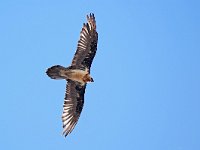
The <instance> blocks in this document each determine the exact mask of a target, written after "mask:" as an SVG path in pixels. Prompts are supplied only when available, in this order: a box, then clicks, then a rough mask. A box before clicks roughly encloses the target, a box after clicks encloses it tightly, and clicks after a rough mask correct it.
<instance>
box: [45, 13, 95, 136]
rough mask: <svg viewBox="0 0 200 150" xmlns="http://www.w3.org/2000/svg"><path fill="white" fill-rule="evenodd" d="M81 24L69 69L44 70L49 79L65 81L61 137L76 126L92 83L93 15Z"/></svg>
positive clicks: (53, 67)
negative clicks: (86, 92)
mask: <svg viewBox="0 0 200 150" xmlns="http://www.w3.org/2000/svg"><path fill="white" fill-rule="evenodd" d="M86 17H87V22H86V23H83V27H82V30H81V32H80V39H79V40H78V44H77V49H76V52H75V54H74V57H73V59H72V63H71V65H70V66H69V67H63V66H61V65H54V66H52V67H50V68H48V69H47V70H46V74H47V75H48V76H49V77H50V78H51V79H64V80H66V81H67V85H66V92H65V98H64V104H63V112H62V123H63V135H64V136H65V137H66V136H67V135H69V134H70V133H71V132H72V131H73V129H74V127H75V126H76V124H77V122H78V119H79V117H80V114H81V112H82V109H83V105H84V94H85V89H86V86H87V83H89V82H94V80H93V78H92V76H91V75H90V68H91V65H92V62H93V59H94V57H95V55H96V51H97V43H98V33H97V30H96V20H95V16H94V14H93V13H90V14H88V15H87V16H86Z"/></svg>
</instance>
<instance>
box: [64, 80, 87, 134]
mask: <svg viewBox="0 0 200 150" xmlns="http://www.w3.org/2000/svg"><path fill="white" fill-rule="evenodd" d="M85 88H86V84H84V85H81V84H80V83H78V82H76V81H72V80H68V82H67V88H66V93H65V100H64V104H63V114H62V121H63V134H64V135H65V137H66V136H67V135H68V134H69V133H71V132H72V130H73V129H74V127H75V125H76V124H77V121H78V119H79V117H80V114H81V111H82V109H83V104H84V93H85Z"/></svg>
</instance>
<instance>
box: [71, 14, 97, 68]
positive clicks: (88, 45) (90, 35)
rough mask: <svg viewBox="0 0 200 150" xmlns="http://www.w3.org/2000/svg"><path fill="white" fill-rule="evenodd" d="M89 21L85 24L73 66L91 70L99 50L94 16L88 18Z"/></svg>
mask: <svg viewBox="0 0 200 150" xmlns="http://www.w3.org/2000/svg"><path fill="white" fill-rule="evenodd" d="M87 21H88V22H87V23H86V24H85V23H84V24H83V28H82V31H81V33H80V40H79V41H78V46H77V50H76V53H75V55H74V58H73V60H72V66H77V67H84V68H85V67H87V68H88V69H89V70H90V67H91V64H92V61H93V59H94V56H95V54H96V50H97V42H98V33H97V31H96V21H95V17H94V14H90V15H89V16H87Z"/></svg>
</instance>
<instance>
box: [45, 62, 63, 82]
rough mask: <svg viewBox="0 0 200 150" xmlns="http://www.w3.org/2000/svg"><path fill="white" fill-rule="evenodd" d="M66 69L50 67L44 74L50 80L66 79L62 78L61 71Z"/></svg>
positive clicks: (58, 66)
mask: <svg viewBox="0 0 200 150" xmlns="http://www.w3.org/2000/svg"><path fill="white" fill-rule="evenodd" d="M65 69H66V68H65V67H63V66H60V65H56V66H52V67H50V68H48V69H47V71H46V74H47V75H48V76H49V77H50V78H51V79H66V77H65V76H62V74H61V71H62V70H65Z"/></svg>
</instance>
